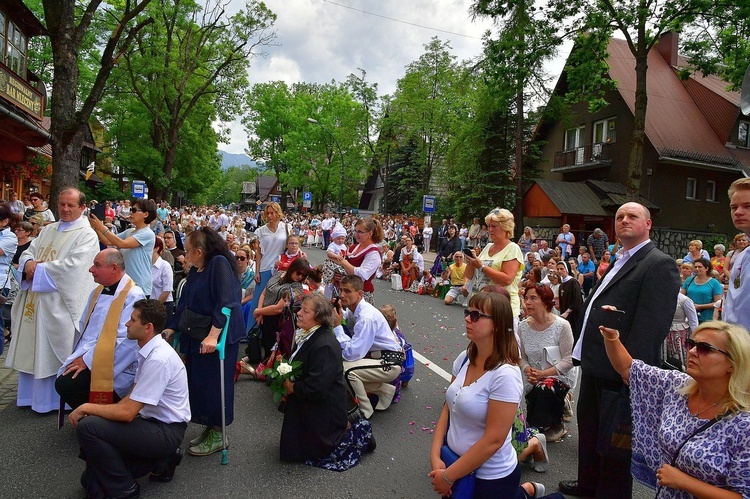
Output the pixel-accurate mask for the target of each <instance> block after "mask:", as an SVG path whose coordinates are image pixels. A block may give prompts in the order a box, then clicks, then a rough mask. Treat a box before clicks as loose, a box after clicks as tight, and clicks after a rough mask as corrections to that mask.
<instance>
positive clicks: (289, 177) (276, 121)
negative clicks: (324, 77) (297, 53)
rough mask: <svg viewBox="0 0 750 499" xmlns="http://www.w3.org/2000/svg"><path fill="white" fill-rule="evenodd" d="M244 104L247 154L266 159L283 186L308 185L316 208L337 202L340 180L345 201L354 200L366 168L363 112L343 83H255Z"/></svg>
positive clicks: (352, 202) (351, 202) (350, 203)
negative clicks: (312, 121) (289, 84)
mask: <svg viewBox="0 0 750 499" xmlns="http://www.w3.org/2000/svg"><path fill="white" fill-rule="evenodd" d="M247 105H248V109H249V112H248V114H247V115H246V116H245V118H244V120H243V124H244V125H245V127H246V130H247V132H248V136H249V137H250V139H249V140H248V154H249V155H250V156H251V157H254V158H257V159H262V160H263V161H265V163H266V165H267V166H268V167H269V168H271V169H272V170H273V172H274V174H275V175H276V177H277V178H278V179H279V182H280V183H281V185H282V186H283V188H284V189H285V190H293V189H298V190H300V191H301V190H307V191H311V192H312V193H313V207H314V209H318V210H320V209H322V208H323V206H324V205H325V204H331V203H334V202H335V204H337V205H338V202H339V196H340V193H341V189H342V186H343V191H344V205H345V206H357V203H358V200H357V193H358V190H359V188H360V184H361V183H362V181H363V180H364V178H366V175H367V173H368V171H369V168H370V165H369V163H368V157H369V156H368V149H367V147H366V145H365V144H364V143H363V142H362V130H363V129H365V128H366V127H367V125H366V119H367V118H366V114H367V113H366V112H364V111H363V107H362V105H361V104H360V103H359V102H357V101H356V100H355V98H354V96H353V95H352V93H351V92H350V91H349V89H348V88H347V86H346V85H345V84H337V83H335V82H332V83H328V84H322V85H321V84H311V83H297V84H295V85H293V86H292V87H291V88H290V87H288V86H287V85H286V84H284V83H282V82H272V83H264V84H258V85H255V86H254V87H253V89H252V90H251V91H250V92H249V93H248V94H247ZM309 118H312V119H313V120H315V121H317V123H310V122H309V121H308V119H309ZM342 169H343V176H342Z"/></svg>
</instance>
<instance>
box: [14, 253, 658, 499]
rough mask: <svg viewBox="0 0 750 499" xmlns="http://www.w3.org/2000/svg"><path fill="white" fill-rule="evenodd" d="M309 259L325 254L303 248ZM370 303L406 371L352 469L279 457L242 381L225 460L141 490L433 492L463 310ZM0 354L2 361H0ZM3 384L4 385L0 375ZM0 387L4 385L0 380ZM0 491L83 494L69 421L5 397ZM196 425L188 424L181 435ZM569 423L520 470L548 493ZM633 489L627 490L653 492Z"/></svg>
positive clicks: (255, 388) (195, 463)
mask: <svg viewBox="0 0 750 499" xmlns="http://www.w3.org/2000/svg"><path fill="white" fill-rule="evenodd" d="M308 255H309V257H310V260H311V261H312V262H313V263H319V262H320V261H322V259H323V258H324V257H325V254H324V253H323V252H322V251H320V250H310V251H308ZM375 286H376V293H375V300H376V304H378V305H383V304H386V303H391V304H393V305H394V306H395V308H396V310H397V312H398V315H399V323H400V326H401V329H402V331H403V332H404V334H405V335H406V337H407V339H408V340H409V341H410V342H411V343H412V344H413V347H414V352H415V354H418V355H417V358H418V359H419V358H421V359H422V361H421V362H420V360H418V361H417V363H416V369H415V375H414V378H413V379H412V381H411V383H410V384H409V387H408V388H407V389H405V390H403V391H402V397H401V401H400V402H399V403H398V404H395V405H393V406H392V407H391V408H389V409H388V410H387V411H383V412H377V413H376V414H375V415H374V416H373V418H372V424H373V427H374V432H375V436H376V438H377V443H378V447H377V450H376V451H375V452H374V453H372V454H369V455H366V456H365V457H364V458H363V460H362V461H361V462H360V464H359V465H358V466H356V467H355V468H353V469H351V470H349V471H346V472H343V473H336V472H331V471H326V470H322V469H317V468H310V467H307V466H304V465H291V464H284V463H281V462H279V459H278V442H279V434H280V431H281V421H282V417H283V416H282V414H281V413H279V412H278V411H277V410H276V408H275V406H274V404H273V401H272V398H271V393H270V391H269V390H268V388H267V387H266V386H265V384H263V383H258V382H255V381H251V380H249V379H247V378H245V379H242V380H240V381H239V382H238V384H237V386H236V393H235V420H234V423H233V424H232V425H231V426H230V427H229V429H228V436H229V442H230V446H229V461H230V462H229V465H227V466H222V465H221V464H220V456H219V455H218V454H215V455H213V456H208V457H200V458H196V457H191V456H186V457H185V459H184V460H183V462H182V464H181V465H180V466H179V467H178V468H177V472H176V474H175V479H174V481H173V482H172V483H169V484H157V483H151V482H149V481H148V480H147V479H141V480H140V484H141V488H142V489H141V490H142V496H143V497H153V498H167V497H183V498H198V497H206V496H212V497H237V498H240V497H242V498H271V497H281V498H284V499H293V498H319V497H320V498H323V497H335V498H358V499H368V498H373V499H375V498H381V497H394V498H426V499H429V498H435V497H437V495H436V494H435V493H434V492H433V490H432V487H431V486H430V481H429V479H428V478H427V473H428V472H429V462H428V455H429V447H430V442H431V439H432V429H433V427H434V424H435V421H437V418H438V415H439V413H440V409H441V405H442V403H443V401H444V392H445V389H446V388H447V385H448V381H447V380H446V379H445V376H448V373H449V372H450V366H451V364H452V362H453V359H455V358H456V356H457V355H458V354H459V352H460V351H461V350H462V349H463V348H465V347H466V337H465V332H464V328H463V313H462V307H460V306H458V305H453V306H445V305H443V303H442V301H440V300H438V299H436V298H431V297H425V296H417V295H415V294H412V293H407V292H403V291H392V290H391V289H390V287H389V286H388V283H385V282H383V281H378V282H376V284H375ZM3 361H4V358H3ZM3 383H5V385H7V384H9V383H12V378H8V379H6V380H5V381H4V382H3ZM3 388H4V389H6V390H7V388H8V387H7V386H3ZM0 429H1V431H2V436H3V437H2V445H1V447H0V448H2V451H1V452H0V497H1V498H77V497H82V496H83V490H82V489H81V487H80V485H79V477H80V474H81V472H82V471H83V469H84V463H83V461H81V460H80V459H78V458H77V455H78V448H77V442H76V437H75V432H74V430H73V429H72V427H71V426H70V425H69V424H68V425H66V426H65V427H64V428H63V429H61V430H57V429H56V415H54V414H48V415H38V414H35V413H33V412H32V411H30V410H29V409H26V408H23V409H22V408H17V407H15V405H14V404H12V403H10V404H7V406H6V407H4V408H2V409H0ZM199 432H200V427H198V426H196V425H192V424H191V425H190V427H189V428H188V431H187V435H186V437H187V438H186V439H190V438H193V437H194V436H196V435H197V434H198V433H199ZM576 447H577V436H576V429H575V423H573V424H572V427H571V429H570V432H569V435H568V437H567V438H565V439H564V440H563V441H561V442H559V443H554V444H550V445H549V454H550V461H551V466H550V470H549V471H548V472H547V473H546V474H538V473H535V472H534V471H533V470H531V469H530V468H527V469H524V472H523V480H530V481H537V482H542V483H543V484H545V485H546V486H547V487H548V490H550V491H554V490H556V488H557V483H558V482H559V481H560V480H562V479H571V478H574V477H575V475H576V453H577V448H576ZM653 495H654V492H653V491H649V490H648V489H645V488H638V489H637V492H636V494H635V495H634V497H637V498H648V497H653Z"/></svg>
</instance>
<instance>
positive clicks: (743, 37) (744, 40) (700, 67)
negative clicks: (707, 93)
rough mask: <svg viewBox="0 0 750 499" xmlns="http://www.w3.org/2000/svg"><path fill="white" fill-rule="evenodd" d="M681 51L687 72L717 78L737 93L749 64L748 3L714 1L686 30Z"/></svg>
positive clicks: (749, 11) (749, 12) (749, 26)
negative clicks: (716, 76)
mask: <svg viewBox="0 0 750 499" xmlns="http://www.w3.org/2000/svg"><path fill="white" fill-rule="evenodd" d="M681 48H682V49H683V50H684V51H685V53H686V55H688V56H689V57H690V60H689V64H690V66H689V67H688V68H687V69H688V72H689V71H690V70H694V71H700V72H701V73H704V74H715V75H718V76H719V77H721V78H722V79H723V80H725V81H727V82H729V84H730V88H731V89H733V90H739V89H740V88H741V86H742V80H743V78H744V76H745V72H746V71H747V68H748V66H749V65H750V4H748V3H747V2H737V1H720V2H716V4H715V5H714V8H713V9H711V10H710V11H709V12H707V13H706V14H704V15H701V16H700V17H699V18H698V20H697V22H696V23H695V25H694V26H692V27H691V29H689V30H686V32H685V37H684V40H683V43H682V47H681ZM683 76H687V72H685V73H683Z"/></svg>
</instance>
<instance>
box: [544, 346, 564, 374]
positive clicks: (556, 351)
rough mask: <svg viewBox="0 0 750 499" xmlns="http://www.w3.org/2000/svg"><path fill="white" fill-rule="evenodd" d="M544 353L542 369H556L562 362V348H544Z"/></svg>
mask: <svg viewBox="0 0 750 499" xmlns="http://www.w3.org/2000/svg"><path fill="white" fill-rule="evenodd" d="M543 352H544V358H542V369H549V368H550V367H554V366H556V365H557V363H558V362H560V361H561V360H562V354H561V353H560V347H558V346H549V347H544V348H543Z"/></svg>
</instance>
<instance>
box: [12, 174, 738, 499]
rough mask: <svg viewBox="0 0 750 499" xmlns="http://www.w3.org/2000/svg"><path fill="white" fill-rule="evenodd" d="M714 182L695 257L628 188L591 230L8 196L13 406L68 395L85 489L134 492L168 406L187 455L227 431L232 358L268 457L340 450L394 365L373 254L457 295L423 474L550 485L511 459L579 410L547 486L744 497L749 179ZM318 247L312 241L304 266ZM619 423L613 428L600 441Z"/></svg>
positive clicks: (447, 485) (355, 448)
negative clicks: (447, 377)
mask: <svg viewBox="0 0 750 499" xmlns="http://www.w3.org/2000/svg"><path fill="white" fill-rule="evenodd" d="M729 198H730V208H731V216H732V219H733V222H734V224H735V226H736V227H737V229H739V230H740V231H741V232H740V234H738V235H737V236H736V237H734V238H733V239H732V241H730V242H729V243H728V244H727V246H729V248H728V251H727V248H726V247H725V246H724V245H722V244H716V245H715V246H714V248H713V249H714V255H713V256H710V255H709V254H708V253H707V252H706V250H704V249H703V244H702V242H701V241H699V240H695V241H691V242H690V244H689V247H688V248H687V252H686V255H685V256H684V257H683V258H681V259H679V260H677V261H675V260H673V259H672V258H671V257H669V256H667V255H665V254H664V253H662V252H661V251H660V250H659V249H658V248H656V246H655V245H654V243H653V242H652V241H651V240H650V239H649V231H650V228H651V217H650V213H649V211H648V209H646V208H645V207H644V206H642V205H640V204H637V203H626V204H624V205H623V206H621V207H620V208H619V209H618V210H617V213H616V216H615V234H614V240H613V242H610V240H609V238H608V236H607V234H606V233H605V232H604V231H602V230H600V229H596V230H594V231H593V232H592V233H591V235H590V236H588V237H587V238H586V240H585V241H578V240H576V237H575V235H574V234H573V232H572V231H571V227H570V226H568V225H567V224H565V225H563V226H562V228H561V230H560V233H559V235H558V236H557V237H556V238H555V240H554V241H547V240H543V239H539V238H536V237H535V236H534V233H533V230H532V229H531V228H530V227H525V228H524V231H523V234H522V236H521V237H520V238H519V239H518V242H514V241H513V234H514V230H515V220H514V218H513V214H512V213H511V212H510V211H508V210H506V209H504V208H496V209H493V210H491V211H490V212H489V213H488V214H487V215H486V216H485V218H484V219H483V222H484V223H480V222H481V221H480V219H479V218H474V219H473V220H472V223H471V224H470V226H469V227H467V226H466V224H460V226H459V224H458V223H456V222H455V221H454V220H453V219H450V220H449V219H446V220H443V221H442V223H441V225H440V226H439V228H438V229H437V230H436V231H434V232H433V229H432V227H431V225H430V224H429V223H426V224H424V226H423V227H421V228H420V225H419V223H418V221H417V220H413V219H412V220H409V219H407V218H406V217H383V218H372V217H365V218H357V217H354V216H352V215H345V216H342V217H340V218H336V217H334V216H333V215H331V214H324V215H322V216H316V215H310V214H289V213H284V211H283V210H282V209H281V207H280V206H279V205H278V204H277V203H273V202H270V203H266V204H265V205H264V206H263V209H262V210H260V211H258V212H244V213H241V212H237V211H233V210H225V209H223V208H220V207H186V208H182V209H173V208H170V207H169V206H168V205H167V203H166V202H161V203H158V204H157V203H155V202H154V201H151V200H147V199H138V200H135V201H134V202H132V203H131V202H130V201H129V200H123V201H117V202H110V201H105V202H103V204H104V210H103V211H101V209H100V208H101V207H100V206H95V205H96V204H98V203H86V200H85V197H84V195H83V194H82V193H81V192H80V191H78V190H77V189H74V188H66V189H63V190H61V192H60V193H59V201H58V206H57V213H58V216H59V221H55V218H54V215H53V214H52V212H51V210H50V209H49V207H48V206H46V205H45V202H44V199H43V198H42V197H41V196H40V195H36V196H35V195H32V196H31V198H30V199H29V202H30V205H31V206H27V205H26V204H25V203H23V202H20V201H18V200H17V197H15V196H12V197H11V201H10V202H8V203H0V279H3V282H5V285H4V286H3V293H2V295H3V296H4V297H5V298H6V300H5V302H4V305H3V312H4V313H3V318H4V320H5V326H6V328H7V333H6V336H7V342H8V343H9V346H8V348H9V351H8V356H7V365H8V366H10V367H12V368H14V369H15V370H17V371H18V373H19V376H18V396H17V405H18V406H30V407H31V408H32V410H34V411H36V412H39V413H46V412H50V411H54V410H69V411H71V412H70V413H69V415H68V420H69V421H70V423H71V424H72V425H73V426H74V427H75V428H76V432H77V435H78V439H79V442H80V445H81V457H82V458H83V459H84V460H85V461H86V470H85V472H84V474H83V476H82V477H81V483H82V485H83V486H84V488H85V489H86V493H87V496H88V497H138V496H139V494H140V488H139V485H138V482H137V478H139V477H142V476H145V475H149V478H150V479H151V480H153V481H158V482H169V481H171V480H172V478H173V476H174V473H175V469H176V467H177V466H178V465H179V463H180V462H181V460H182V458H183V451H182V441H183V439H184V436H185V432H186V429H187V423H188V422H193V423H196V424H199V425H201V426H202V428H203V430H202V431H201V433H200V435H198V436H197V437H196V438H193V439H192V440H191V441H190V442H189V445H188V446H187V452H188V453H189V454H190V455H193V456H207V455H211V454H213V453H215V452H218V451H220V450H222V449H225V448H226V446H227V445H228V437H227V435H226V426H227V425H229V424H231V423H232V422H233V419H234V393H235V390H236V388H237V386H236V383H237V382H238V380H241V379H243V376H246V377H249V378H252V379H257V380H262V379H267V380H269V381H270V382H271V383H272V384H273V381H271V379H273V380H280V381H279V387H277V388H278V389H279V390H280V391H281V393H283V397H282V398H281V402H280V405H279V409H280V410H281V411H282V412H283V413H284V416H283V419H284V421H283V425H282V431H281V439H280V442H281V443H280V451H279V452H280V454H279V455H280V459H281V460H282V461H294V462H304V463H306V464H308V465H311V466H318V467H323V468H326V469H333V470H338V471H342V470H346V469H348V468H350V467H352V466H354V465H356V464H357V463H358V462H359V460H360V459H361V457H362V455H363V454H364V453H367V452H371V451H372V450H374V449H375V446H376V444H375V438H374V435H373V428H372V425H371V423H370V419H371V418H372V416H373V414H374V413H375V411H379V410H386V409H387V408H388V407H389V406H390V405H391V404H392V403H393V402H394V401H397V400H398V398H399V397H400V394H401V389H402V388H404V387H405V386H407V384H408V376H409V375H410V374H411V373H413V369H412V368H410V367H409V365H408V362H407V361H408V357H409V355H408V354H409V348H410V346H409V345H408V343H407V342H406V340H405V338H404V336H403V334H402V333H401V331H400V329H399V327H398V322H397V317H396V311H395V309H394V308H393V307H392V306H388V305H386V306H383V307H381V308H376V307H375V305H374V303H375V287H374V285H373V279H375V278H376V277H379V278H384V279H390V280H391V281H392V282H393V283H394V286H395V285H396V284H398V285H397V286H396V287H397V288H399V289H403V290H411V291H414V292H417V293H420V294H428V295H435V296H438V297H439V298H441V299H443V301H444V303H445V304H446V305H450V304H452V303H454V302H458V303H463V304H464V305H465V309H464V317H465V320H464V326H465V329H466V337H467V339H468V341H469V343H468V346H467V349H466V351H465V352H462V353H461V354H460V355H459V356H458V358H456V359H455V361H454V362H453V368H452V375H453V377H452V380H451V383H450V386H449V388H448V390H447V391H446V393H445V397H446V401H445V405H444V406H443V408H442V412H441V414H440V417H439V421H438V422H437V425H436V429H435V433H434V438H433V442H432V446H431V450H430V456H429V461H430V473H429V476H430V479H431V481H432V486H433V488H434V489H435V491H436V492H437V493H438V494H440V495H442V496H449V495H451V494H458V493H459V492H458V491H459V490H461V491H465V490H466V487H469V488H470V489H471V490H472V492H470V493H469V495H466V496H462V497H475V498H484V497H519V498H520V497H547V496H545V494H546V490H545V487H544V485H542V484H541V483H529V482H527V483H524V484H521V483H520V475H521V466H522V464H523V463H529V464H530V465H531V467H532V468H533V469H534V470H535V471H537V472H540V473H543V472H545V471H546V470H547V469H548V466H549V457H548V453H547V444H548V443H551V442H556V441H559V440H561V439H563V438H564V437H565V435H566V434H567V429H566V426H565V425H566V423H568V422H570V421H572V420H573V418H574V417H576V419H577V424H578V428H579V443H578V479H577V480H566V481H563V482H561V483H560V484H559V490H560V493H563V494H571V495H577V496H596V497H605V496H607V497H610V496H611V497H623V498H624V497H630V496H631V494H632V478H636V479H637V480H639V481H641V482H643V483H645V484H647V485H649V486H652V487H655V488H656V487H659V492H658V494H659V497H683V496H684V497H687V496H689V495H694V496H705V497H724V495H725V496H726V497H739V496H744V495H747V494H748V493H750V479H748V477H747V474H746V473H745V468H746V466H747V463H748V462H750V455H748V452H750V451H748V450H747V449H748V446H747V445H746V441H747V438H748V437H747V432H746V431H745V429H746V427H747V424H748V419H747V418H748V417H750V416H748V411H749V410H750V400H748V395H747V394H748V391H750V389H749V388H748V385H749V384H750V370H749V369H750V367H748V362H750V337H748V334H750V333H748V332H747V328H748V327H750V315H749V314H750V311H749V310H750V309H749V308H748V306H749V304H747V303H745V301H746V300H747V293H746V291H747V290H746V287H747V285H746V283H745V278H744V277H743V276H742V267H743V265H744V259H745V256H746V255H745V253H744V249H745V248H746V247H747V244H748V239H747V237H748V233H750V181H748V180H747V179H743V180H739V181H736V182H735V183H734V184H732V188H731V189H730V192H729ZM97 214H99V215H100V216H101V219H100V216H97ZM433 236H434V237H433ZM433 242H434V246H435V251H434V255H435V256H434V261H433V262H432V265H431V266H430V265H427V264H426V262H425V258H424V257H425V254H426V253H428V252H429V253H430V254H433V252H432V251H431V246H432V243H433ZM550 243H552V244H550ZM314 247H320V248H321V249H323V250H325V261H324V263H323V264H321V265H319V266H317V267H313V266H311V264H310V262H309V260H308V258H307V255H306V253H305V250H308V251H309V250H310V249H311V248H314ZM220 343H222V344H223V345H224V346H223V348H224V349H225V350H224V351H225V355H226V358H227V359H229V362H230V368H229V369H223V373H224V376H223V378H222V377H221V375H220V373H221V372H222V368H221V367H220V363H221V360H220V356H219V354H218V352H217V347H218V346H219V344H220ZM243 343H244V344H245V347H244V351H243V352H242V353H241V352H240V350H243V348H242V344H243ZM235 359H237V360H238V362H237V363H236V366H235V365H234V362H235ZM284 366H287V367H288V371H286V372H282V368H283V367H284ZM232 367H234V369H232ZM279 375H281V376H279ZM577 384H578V385H579V395H578V403H577V414H576V415H574V414H573V410H572V407H573V406H572V402H573V400H572V396H571V395H572V391H573V389H574V388H575V387H576V385H577ZM218 387H222V389H221V390H217V388H218ZM659 394H662V395H659ZM220 395H221V396H220ZM623 401H624V402H623ZM631 406H632V412H631V409H630V407H631ZM631 418H632V424H630V426H628V424H625V425H624V426H623V422H625V423H628V422H630V421H631ZM660 421H662V424H661V426H660V423H659V422H660ZM122 423H127V424H126V425H124V426H123V425H122ZM115 424H117V428H118V431H114V430H113V428H114V426H113V425H115ZM623 427H625V428H628V427H630V428H632V430H631V432H630V433H628V432H627V431H625V433H626V435H624V438H625V440H626V441H630V439H632V448H631V447H630V446H629V445H625V446H621V445H619V444H618V442H620V441H622V440H618V438H619V437H622V435H619V433H618V432H620V433H621V432H623V431H624V430H623ZM156 428H158V432H159V434H161V435H164V436H165V437H166V438H161V437H160V438H158V439H157V438H154V434H155V433H154V430H155V429H156ZM709 447H710V449H711V451H710V452H706V453H701V452H698V450H699V449H708V448H709ZM631 460H632V475H631V473H630V469H631V466H630V465H629V464H626V463H629V462H630V461H631ZM464 493H465V492H461V494H464ZM560 493H555V494H552V495H551V496H549V497H561V494H560ZM722 494H724V495H722Z"/></svg>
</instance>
